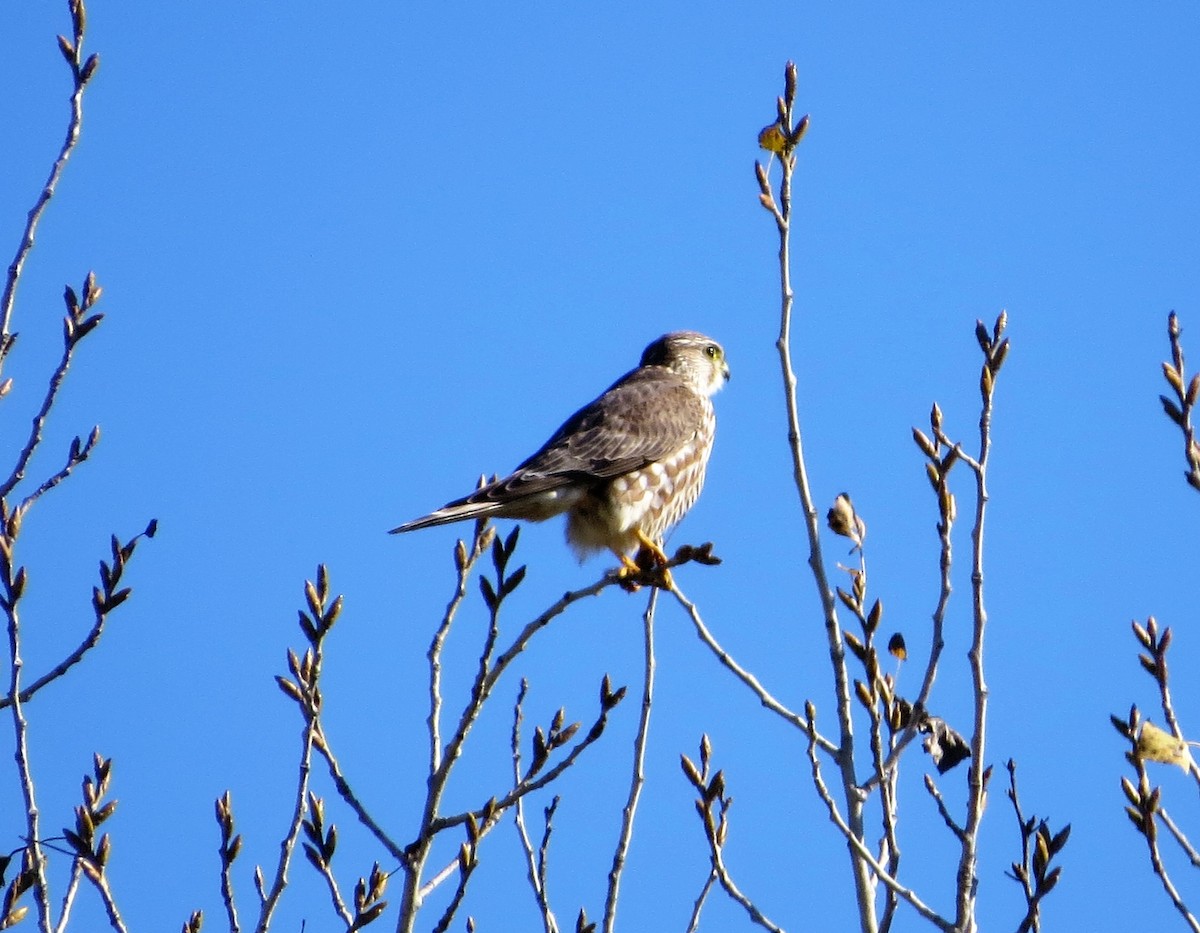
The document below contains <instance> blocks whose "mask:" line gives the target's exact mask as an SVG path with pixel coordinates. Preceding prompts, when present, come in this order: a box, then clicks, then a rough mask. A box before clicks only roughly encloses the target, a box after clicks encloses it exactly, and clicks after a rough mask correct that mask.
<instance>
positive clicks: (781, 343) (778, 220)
mask: <svg viewBox="0 0 1200 933" xmlns="http://www.w3.org/2000/svg"><path fill="white" fill-rule="evenodd" d="M795 98H796V66H795V64H794V63H793V62H788V63H787V66H786V68H785V70H784V93H783V96H782V97H780V98H779V99H778V101H777V103H778V108H777V109H778V119H777V121H776V123H775V124H774V127H773V128H772V127H769V128H768V129H767V130H764V131H763V134H760V136H759V141H760V143H762V144H763V145H764V146H766V147H767V148H769V149H771V151H773V152H777V154H778V155H779V164H780V166H781V167H782V177H781V180H780V183H779V196H778V198H776V197H775V196H774V194H773V192H772V191H771V186H770V183H769V182H770V180H769V178H768V176H767V172H766V169H764V168H763V167H762V165H761V164H760V163H756V164H755V174H756V176H757V178H758V183H759V189H760V195H759V200H760V202H761V203H762V205H763V206H764V207H765V208H766V209H767V210H768V211H769V212H770V213H771V216H772V217H773V219H774V220H775V226H776V230H777V231H778V233H779V299H780V315H779V339H778V340H777V341H776V344H775V346H776V348H777V349H778V351H779V366H780V371H781V374H782V377H783V388H784V401H785V405H786V409H787V441H788V450H789V452H790V453H791V455H792V476H793V481H794V483H795V486H796V492H797V494H798V496H799V498H800V504H801V510H802V512H803V519H804V527H805V531H806V532H807V536H808V564H809V567H810V568H811V570H812V574H813V581H814V582H815V584H816V587H817V595H818V597H819V598H820V601H821V611H822V616H823V618H824V621H825V635H826V641H827V643H828V646H829V659H830V663H831V665H832V668H833V679H834V695H835V697H836V702H837V720H838V726H839V731H840V735H839V739H838V743H837V745H838V751H837V754H836V756H835V761H836V762H837V764H838V768H839V771H840V777H841V784H842V789H843V793H844V795H845V801H846V820H847V825H848V826H849V831H850V833H851V834H852V835H853V836H854V841H855V843H856V845H850V846H849V848H848V850H847V851H848V854H849V857H850V867H851V872H852V874H853V876H854V890H855V899H856V901H857V904H858V911H859V919H860V925H861V930H862V931H863V933H875V931H876V930H877V929H878V923H877V920H876V915H875V901H874V883H873V882H872V880H871V873H870V871H869V869H868V867H867V865H866V864H865V863H864V861H863V860H862V859H861V858H860V857H859V856H858V854H857V851H858V848H857V846H861V844H862V841H863V839H864V838H865V828H864V825H863V796H862V794H861V792H860V791H859V789H858V779H857V776H856V774H855V762H854V720H853V713H852V705H851V699H850V679H849V675H848V673H847V671H846V647H845V643H844V641H843V639H842V629H841V624H840V623H839V621H838V613H837V604H836V601H835V599H834V595H833V590H832V588H831V587H830V585H829V575H828V573H827V572H826V570H825V560H824V557H823V556H822V552H821V530H820V524H819V520H818V515H817V508H816V505H815V504H814V502H813V496H812V488H811V484H810V482H809V478H808V467H807V465H806V463H805V458H804V445H803V439H802V435H801V432H800V414H799V405H798V403H797V398H796V373H795V369H794V367H793V365H792V350H791V341H792V310H793V302H794V297H795V296H794V293H793V290H792V277H791V276H792V273H791V219H792V175H793V173H794V172H795V169H796V153H795V150H796V146H797V145H798V144H799V142H800V140H801V138H802V137H803V136H804V134H805V132H806V131H807V129H808V117H807V116H805V117H802V118H801V119H800V120H799V121H797V120H796V119H795ZM772 130H773V133H772ZM764 138H766V139H768V140H772V141H773V142H764Z"/></svg>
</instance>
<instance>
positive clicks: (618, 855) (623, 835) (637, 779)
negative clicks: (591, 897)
mask: <svg viewBox="0 0 1200 933" xmlns="http://www.w3.org/2000/svg"><path fill="white" fill-rule="evenodd" d="M672 585H673V584H672ZM657 605H658V589H657V588H655V589H652V590H651V591H650V598H649V599H648V600H647V602H646V611H645V612H644V613H643V614H642V632H643V642H642V644H643V649H644V654H643V660H644V669H643V677H642V708H641V715H640V716H639V717H638V729H637V735H636V736H635V737H634V740H633V761H632V762H631V767H630V774H629V796H628V797H627V798H626V800H625V807H624V809H623V810H622V811H621V831H620V833H619V835H618V838H617V847H616V850H615V851H614V852H613V861H612V868H611V869H609V872H608V892H607V894H606V896H605V898H604V926H603V928H604V933H612V931H613V928H614V926H615V925H616V922H617V898H618V896H619V894H620V890H621V875H622V874H623V873H624V871H625V856H626V854H627V853H628V851H629V843H630V840H631V839H632V837H633V821H634V817H635V816H636V815H637V808H638V800H639V799H640V798H641V795H642V786H643V785H644V784H645V783H646V774H645V764H646V742H647V740H648V738H649V734H650V709H651V705H652V703H653V701H654V671H655V659H654V610H655V608H656V607H657Z"/></svg>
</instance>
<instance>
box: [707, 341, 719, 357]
mask: <svg viewBox="0 0 1200 933" xmlns="http://www.w3.org/2000/svg"><path fill="white" fill-rule="evenodd" d="M704 355H705V356H707V357H708V358H709V359H710V360H715V359H716V358H717V345H716V344H714V343H710V344H709V345H708V346H707V347H705V348H704Z"/></svg>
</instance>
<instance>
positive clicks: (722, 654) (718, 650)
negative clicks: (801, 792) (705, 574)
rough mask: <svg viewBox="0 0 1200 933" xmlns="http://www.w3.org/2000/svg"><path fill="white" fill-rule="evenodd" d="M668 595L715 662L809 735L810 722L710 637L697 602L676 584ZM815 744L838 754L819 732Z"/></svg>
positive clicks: (782, 717)
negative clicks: (773, 693)
mask: <svg viewBox="0 0 1200 933" xmlns="http://www.w3.org/2000/svg"><path fill="white" fill-rule="evenodd" d="M671 594H672V595H673V596H674V597H675V598H676V599H677V600H678V601H679V605H681V606H682V607H683V608H684V611H685V612H687V614H688V617H689V618H690V619H691V620H692V625H693V626H694V627H695V629H696V634H697V635H698V636H699V637H700V640H701V641H702V642H704V644H705V645H706V646H707V647H708V649H709V650H710V651H711V652H712V653H713V655H714V656H715V657H716V659H717V660H718V661H720V662H721V664H723V665H724V666H725V667H726V668H727V669H728V670H729V671H730V672H732V673H733V675H734V676H735V677H737V678H738V680H740V681H741V682H742V683H744V684H745V685H746V686H747V687H749V688H750V690H751V692H752V693H753V694H754V695H755V696H756V697H758V700H759V702H760V703H761V704H762V705H763V706H764V707H766V708H767V709H769V710H770V711H771V712H773V713H775V714H776V715H778V716H779V717H780V718H781V719H783V720H784V721H785V722H787V723H790V724H791V725H793V726H795V727H796V728H797V729H800V730H801V731H802V732H804V734H805V735H808V734H809V732H810V731H811V728H810V725H809V722H808V720H807V719H805V718H804V717H803V716H801V715H800V714H799V713H796V712H794V711H792V710H790V709H788V708H787V707H786V706H784V705H783V704H782V703H780V702H779V700H777V699H776V698H775V697H774V696H773V695H772V694H771V693H770V691H768V690H767V689H766V687H764V686H763V685H762V683H761V682H760V681H759V680H758V678H757V677H755V676H754V675H753V674H752V673H750V672H749V671H748V670H746V669H745V668H744V667H742V666H741V665H740V664H738V662H737V661H736V660H734V658H733V656H732V655H730V654H729V652H728V651H726V650H725V649H724V648H723V647H721V645H720V643H719V642H718V641H717V639H716V638H715V637H714V636H713V634H712V632H711V631H710V630H709V628H708V626H707V625H705V624H704V619H703V618H701V616H700V611H699V610H698V609H697V608H696V604H695V603H693V602H692V601H691V600H690V599H688V598H687V597H686V596H685V595H684V594H683V591H682V590H680V589H679V588H678V586H672V587H671ZM817 746H818V747H819V748H820V749H821V751H823V752H826V753H827V754H830V755H835V754H837V746H836V745H834V744H833V743H832V742H830V741H829V740H828V739H827V738H825V737H824V736H822V735H818V736H817Z"/></svg>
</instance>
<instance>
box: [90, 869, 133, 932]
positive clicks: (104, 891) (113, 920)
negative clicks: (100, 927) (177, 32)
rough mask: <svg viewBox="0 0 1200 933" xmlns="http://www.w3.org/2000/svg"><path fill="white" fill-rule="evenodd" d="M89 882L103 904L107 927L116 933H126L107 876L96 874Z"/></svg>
mask: <svg viewBox="0 0 1200 933" xmlns="http://www.w3.org/2000/svg"><path fill="white" fill-rule="evenodd" d="M90 880H91V882H92V885H93V886H94V887H95V888H96V891H97V892H98V893H99V894H100V900H101V901H102V902H103V904H104V912H105V913H106V914H108V925H109V926H111V927H112V928H113V929H114V930H116V931H117V933H128V930H127V929H126V927H125V921H124V920H123V919H121V912H120V910H118V909H117V901H116V898H114V897H113V893H112V889H111V888H109V886H108V876H107V875H105V874H97V875H96V877H94V878H90Z"/></svg>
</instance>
